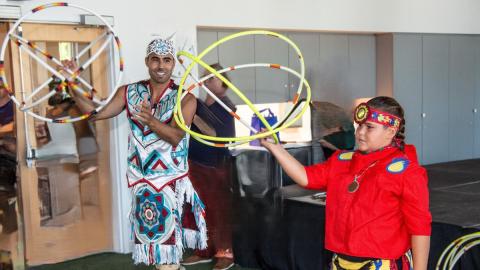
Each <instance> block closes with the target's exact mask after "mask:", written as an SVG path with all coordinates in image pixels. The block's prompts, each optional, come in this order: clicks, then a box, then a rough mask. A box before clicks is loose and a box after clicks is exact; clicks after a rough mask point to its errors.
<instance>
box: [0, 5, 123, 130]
mask: <svg viewBox="0 0 480 270" xmlns="http://www.w3.org/2000/svg"><path fill="white" fill-rule="evenodd" d="M52 7H71V8H76V9H80V10H82V11H85V12H88V13H89V14H92V15H94V16H96V17H97V18H98V19H99V20H100V21H101V22H102V23H103V24H104V25H105V26H106V27H107V31H106V32H105V33H104V34H102V35H100V36H99V37H97V38H96V39H95V40H93V41H91V42H90V44H88V45H87V46H86V47H85V48H84V49H83V50H82V51H80V52H79V53H78V55H76V56H75V58H74V59H73V60H74V61H77V60H78V59H80V57H81V56H82V55H83V54H85V53H86V52H88V50H89V49H90V48H91V47H92V46H93V45H95V44H96V43H97V42H99V41H100V40H102V39H104V41H103V43H102V44H101V45H100V47H99V49H98V51H96V52H95V54H93V55H92V56H91V57H90V58H89V59H88V60H86V61H85V62H84V63H83V64H82V65H81V66H80V67H78V68H77V69H76V70H70V69H68V68H65V69H64V70H65V71H66V72H67V73H68V74H69V77H65V76H64V75H62V73H61V72H59V71H57V70H56V68H54V67H51V66H49V65H48V64H47V63H46V62H45V61H44V60H43V59H42V58H40V57H39V56H38V55H37V54H40V55H42V56H43V57H45V58H47V59H48V60H50V61H52V62H53V63H54V64H55V65H59V66H61V65H62V64H61V62H60V60H58V59H56V58H55V57H53V56H52V55H50V54H49V53H48V52H45V51H43V50H41V49H40V48H38V47H37V46H36V45H35V44H34V43H32V42H30V41H28V40H26V39H24V38H23V37H21V36H19V35H17V34H16V33H15V32H16V31H17V30H18V27H19V26H20V24H21V23H22V22H23V21H25V19H27V18H29V17H30V16H31V15H33V14H34V13H37V12H39V11H41V10H45V9H47V8H52ZM112 39H114V40H115V44H116V48H117V52H118V57H119V58H118V59H119V73H118V77H117V80H116V82H115V85H114V88H113V89H114V90H113V91H111V92H112V93H111V94H110V95H109V97H108V98H107V99H106V100H105V101H101V100H99V99H98V98H97V97H96V96H94V93H95V92H96V91H95V89H94V88H93V87H92V86H91V85H90V84H89V83H88V82H87V81H85V80H84V79H82V78H81V77H80V76H79V75H80V73H81V72H82V71H84V70H85V69H86V68H87V67H88V66H89V65H90V64H92V63H93V61H95V60H96V59H97V58H98V57H99V56H100V54H101V53H102V52H103V51H104V50H105V49H106V48H107V47H108V45H109V44H110V42H112ZM9 41H12V42H13V43H15V44H16V45H18V47H19V49H20V50H23V51H25V52H26V53H27V54H28V55H30V57H32V58H33V59H35V60H36V61H37V62H38V63H39V64H40V65H41V66H43V67H44V68H46V69H47V70H48V71H50V72H51V73H52V74H53V75H52V76H51V77H50V78H49V79H48V80H46V81H45V82H43V83H42V84H40V85H39V86H38V87H37V88H36V89H34V90H33V91H32V92H31V94H30V95H29V96H28V97H24V98H22V101H20V100H18V99H17V98H16V97H15V91H13V89H11V88H10V87H9V86H8V82H7V78H6V76H5V69H4V60H5V52H6V48H7V46H8V44H9ZM123 67H124V63H123V57H122V51H121V44H120V39H119V38H118V36H117V35H115V32H114V30H113V28H112V26H111V25H109V24H108V23H107V21H105V19H104V18H102V17H101V16H100V15H98V14H97V13H95V12H93V11H91V10H89V9H86V8H83V7H79V6H76V5H72V4H69V3H63V2H61V3H49V4H45V5H41V6H38V7H36V8H33V9H32V10H30V11H29V12H28V13H26V14H25V15H23V16H22V17H21V18H20V19H18V20H17V21H16V22H15V24H14V25H13V26H12V28H11V29H10V31H8V33H7V36H6V38H5V40H4V41H3V44H2V47H1V51H0V86H3V87H4V88H5V89H7V91H8V92H9V95H10V98H11V99H12V100H13V102H14V103H15V104H16V105H17V106H18V107H19V109H20V110H21V111H23V112H25V113H28V114H29V115H31V116H33V117H35V118H37V119H39V120H42V121H46V122H54V123H71V122H75V121H79V120H83V119H87V118H89V117H90V116H92V115H93V114H96V113H97V112H98V111H100V110H101V109H102V108H103V106H105V104H107V103H108V102H109V101H110V100H111V99H112V98H113V96H114V94H115V90H116V89H117V88H118V87H119V86H120V83H121V80H122V75H123ZM55 78H58V79H60V80H61V82H60V83H59V85H58V87H56V88H54V89H51V90H50V91H49V93H48V94H46V95H44V96H42V97H40V98H38V99H37V100H35V101H33V97H34V96H36V95H37V94H38V93H39V92H40V91H41V90H42V89H44V88H45V87H47V86H48V85H49V84H50V83H51V82H52V81H53V80H54V79H55ZM77 81H78V82H79V83H81V84H83V85H84V87H85V88H86V90H84V89H83V88H81V87H80V86H79V85H78V83H77ZM66 86H68V87H70V88H72V89H73V91H77V92H79V93H81V94H82V95H84V96H86V97H88V98H90V99H91V100H92V101H93V102H94V103H96V104H98V105H99V106H98V107H96V108H95V110H93V111H92V112H89V113H86V114H83V115H80V116H78V117H74V118H73V117H67V118H57V119H51V118H47V117H44V116H41V115H39V114H37V113H35V112H33V111H32V110H31V109H32V108H33V107H35V106H37V105H38V104H40V103H42V102H44V101H45V100H48V98H50V97H51V96H53V95H54V94H55V93H58V92H61V91H64V90H62V89H64V87H66ZM21 90H23V89H21ZM21 90H20V91H21Z"/></svg>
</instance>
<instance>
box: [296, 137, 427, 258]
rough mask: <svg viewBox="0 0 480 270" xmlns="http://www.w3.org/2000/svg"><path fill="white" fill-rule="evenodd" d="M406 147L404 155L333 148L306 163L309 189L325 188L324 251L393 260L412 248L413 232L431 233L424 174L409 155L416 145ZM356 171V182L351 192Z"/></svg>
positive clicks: (402, 153)
mask: <svg viewBox="0 0 480 270" xmlns="http://www.w3.org/2000/svg"><path fill="white" fill-rule="evenodd" d="M406 147H407V148H406V151H405V153H404V152H402V151H400V150H399V149H398V148H387V149H384V150H381V151H377V152H374V153H370V154H362V153H359V152H340V151H337V152H336V153H335V154H334V155H332V156H331V157H330V158H329V159H328V160H327V161H326V162H324V163H321V164H316V165H312V166H307V167H305V170H306V173H307V178H308V185H307V188H310V189H324V188H326V190H327V201H326V227H325V246H326V248H327V249H329V250H331V251H333V252H337V253H341V254H345V255H350V256H357V257H368V258H381V259H397V258H399V257H400V256H402V255H403V254H404V253H405V252H406V251H407V250H408V249H410V246H411V244H410V242H411V236H412V235H430V233H431V221H432V217H431V214H430V211H429V206H428V187H427V181H428V179H427V174H426V171H425V169H424V168H423V167H421V166H420V165H419V164H418V163H417V161H416V157H414V156H413V155H415V149H414V147H413V146H406ZM409 157H410V158H409ZM375 162H376V163H375ZM372 164H373V165H372ZM355 175H357V176H359V177H358V182H359V183H360V185H359V188H358V190H357V191H356V192H353V193H350V192H349V191H348V186H349V184H350V183H352V181H353V179H354V177H355Z"/></svg>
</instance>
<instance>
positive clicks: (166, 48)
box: [146, 38, 175, 58]
mask: <svg viewBox="0 0 480 270" xmlns="http://www.w3.org/2000/svg"><path fill="white" fill-rule="evenodd" d="M152 53H155V54H158V55H161V56H164V55H168V54H171V55H172V56H173V57H174V58H175V48H174V47H173V41H171V40H167V39H162V38H157V39H154V40H152V41H151V42H150V43H149V44H148V46H147V55H146V57H148V56H149V55H150V54H152Z"/></svg>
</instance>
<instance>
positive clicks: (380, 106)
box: [367, 96, 405, 151]
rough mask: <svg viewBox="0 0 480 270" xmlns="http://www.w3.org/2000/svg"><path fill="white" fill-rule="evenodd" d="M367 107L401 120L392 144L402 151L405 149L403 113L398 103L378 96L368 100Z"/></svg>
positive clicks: (390, 98) (392, 99)
mask: <svg viewBox="0 0 480 270" xmlns="http://www.w3.org/2000/svg"><path fill="white" fill-rule="evenodd" d="M367 105H368V106H369V107H372V108H374V109H377V110H380V111H384V112H386V113H389V114H392V115H395V116H397V117H399V118H400V119H401V121H400V126H399V127H398V130H397V134H395V137H394V138H393V142H394V143H395V144H397V146H398V147H399V148H400V149H401V150H402V151H403V150H404V148H405V113H404V110H403V108H402V106H401V105H400V103H398V101H396V100H395V99H394V98H392V97H386V96H379V97H374V98H372V99H370V100H369V101H368V102H367Z"/></svg>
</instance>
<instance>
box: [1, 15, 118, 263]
mask: <svg viewBox="0 0 480 270" xmlns="http://www.w3.org/2000/svg"><path fill="white" fill-rule="evenodd" d="M22 28H23V37H24V38H25V39H27V40H29V41H30V42H33V43H35V45H36V46H37V47H39V48H40V49H42V50H45V51H47V52H48V53H50V54H51V55H53V56H54V57H56V58H57V59H60V58H62V57H65V54H67V55H68V54H69V52H70V53H71V54H72V55H75V51H79V50H81V48H85V47H86V46H87V45H88V44H89V43H90V42H91V41H92V40H94V39H95V38H97V37H98V36H100V35H101V34H102V33H103V32H104V29H103V28H98V27H95V28H94V27H85V26H78V25H49V24H36V23H30V24H22ZM100 44H101V42H100V43H98V44H96V45H95V46H93V47H92V48H91V49H89V51H90V52H89V53H87V55H85V56H84V58H88V54H89V55H93V54H94V53H95V51H96V49H98V47H99V46H100ZM10 48H11V59H12V68H13V72H12V73H13V82H12V83H10V84H11V85H13V87H14V90H15V96H16V98H17V99H19V100H22V95H21V90H22V89H21V88H22V85H23V90H24V91H25V94H26V95H28V94H29V93H31V91H32V90H33V89H35V88H36V87H38V86H39V85H40V84H41V83H42V82H44V81H45V80H46V79H48V78H49V77H50V76H51V75H52V74H50V73H49V71H47V70H46V69H45V67H43V66H42V65H40V64H39V63H38V62H37V61H36V60H34V59H33V58H32V57H30V56H29V55H28V54H27V53H25V52H22V51H21V50H20V49H19V47H18V46H16V45H12V44H11V45H10ZM65 52H67V53H65ZM62 54H63V55H62ZM40 57H41V58H42V59H43V60H45V62H48V63H49V64H50V65H51V66H55V64H53V63H52V62H49V61H48V60H47V59H46V58H44V57H42V56H41V55H40ZM67 58H68V57H67ZM20 59H21V61H20ZM84 60H85V59H84ZM111 61H112V60H111V59H110V57H109V53H108V50H106V51H105V52H103V53H102V54H101V55H100V57H99V58H98V59H97V60H95V61H94V62H93V63H92V65H91V66H90V67H89V68H88V69H86V70H85V71H83V72H82V73H81V75H80V76H81V77H82V78H83V79H85V80H87V81H89V82H90V83H91V84H92V86H93V87H94V88H95V89H97V91H98V95H99V96H101V97H107V96H108V92H109V91H108V87H109V84H108V81H107V80H108V78H107V75H106V74H109V66H110V65H111V64H112V63H111ZM80 63H82V61H80ZM22 75H23V76H22ZM22 77H23V82H22ZM42 91H43V93H41V94H39V96H41V95H43V94H45V93H46V92H47V91H48V88H47V89H44V90H42ZM56 106H57V105H54V106H53V107H52V106H50V105H48V104H47V103H42V104H40V105H39V106H36V107H35V108H33V110H34V111H35V112H36V113H38V114H40V115H47V114H52V113H54V112H55V110H54V109H56V108H57V107H56ZM16 114H17V125H16V126H17V145H18V147H17V156H18V161H19V162H18V163H19V164H18V167H19V171H18V174H19V176H20V177H19V179H20V192H21V198H22V205H23V222H24V227H25V256H26V261H27V264H28V265H30V266H31V265H38V264H45V263H55V262H59V261H64V260H68V259H72V258H77V257H81V256H85V255H88V254H92V253H98V252H102V251H110V250H112V217H111V177H110V168H109V163H110V159H109V123H108V121H102V122H98V123H95V124H89V123H88V122H80V123H76V124H75V125H72V124H53V125H52V124H48V125H47V124H46V123H45V122H41V121H39V120H36V119H34V118H33V117H30V116H27V117H26V121H24V116H23V115H24V114H23V113H22V112H20V111H18V109H17V112H16ZM58 125H60V126H58ZM86 130H88V131H89V134H90V135H88V134H87V135H85V134H81V133H83V132H82V131H86ZM69 134H70V135H69ZM88 136H90V138H87V137H88ZM72 137H73V138H74V139H72ZM80 138H81V139H85V138H87V141H88V142H87V143H86V144H85V140H83V141H82V142H80ZM27 139H28V140H27ZM27 143H29V144H30V145H31V147H32V148H33V149H36V151H37V155H39V156H40V157H39V158H38V159H37V160H36V162H34V165H33V166H32V167H29V166H27V162H26V159H27V155H26V153H27V150H28V149H27ZM85 145H87V146H85ZM85 148H89V149H90V150H91V151H89V152H88V151H87V152H88V153H87V154H84V153H83V154H82V151H83V152H85ZM41 155H43V156H41ZM85 160H86V161H87V163H85ZM82 162H83V163H82Z"/></svg>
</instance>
